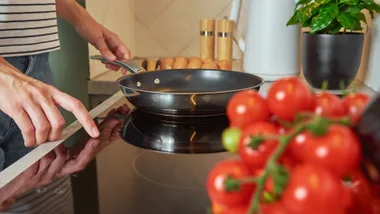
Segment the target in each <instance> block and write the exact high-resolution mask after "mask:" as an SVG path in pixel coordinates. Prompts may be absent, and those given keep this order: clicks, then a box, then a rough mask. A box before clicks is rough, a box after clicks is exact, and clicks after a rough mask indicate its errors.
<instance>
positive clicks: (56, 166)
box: [40, 144, 68, 185]
mask: <svg viewBox="0 0 380 214" xmlns="http://www.w3.org/2000/svg"><path fill="white" fill-rule="evenodd" d="M54 153H55V159H54V161H53V162H52V163H51V164H50V166H49V168H48V169H47V171H46V173H45V174H44V175H43V176H42V178H41V182H40V184H42V185H44V184H48V183H50V182H51V181H52V180H53V179H55V177H56V175H57V173H58V172H59V171H60V170H61V169H62V167H63V166H64V165H65V162H66V160H67V158H68V152H67V150H66V148H65V146H64V145H63V144H60V145H59V146H58V147H57V148H55V149H54Z"/></svg>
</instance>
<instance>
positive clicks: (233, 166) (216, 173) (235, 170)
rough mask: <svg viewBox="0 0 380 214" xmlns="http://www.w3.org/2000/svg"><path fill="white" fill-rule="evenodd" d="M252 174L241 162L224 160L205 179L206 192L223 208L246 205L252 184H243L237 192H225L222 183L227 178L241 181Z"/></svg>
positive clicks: (251, 190)
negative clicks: (223, 206)
mask: <svg viewBox="0 0 380 214" xmlns="http://www.w3.org/2000/svg"><path fill="white" fill-rule="evenodd" d="M252 174H253V173H251V171H250V170H249V168H248V167H247V166H246V165H245V164H244V163H243V162H241V161H238V160H224V161H222V162H220V163H218V164H217V165H216V166H215V167H214V168H213V169H212V170H211V172H210V174H209V176H208V178H207V192H208V195H209V197H210V198H211V200H212V201H214V202H215V203H217V204H220V205H225V206H241V205H246V204H247V203H248V201H249V200H250V196H251V194H252V193H253V191H254V184H252V183H245V184H242V185H241V186H240V190H238V191H227V190H226V188H225V185H224V182H225V180H226V178H227V177H228V176H231V177H232V178H234V179H241V178H246V177H250V176H252Z"/></svg>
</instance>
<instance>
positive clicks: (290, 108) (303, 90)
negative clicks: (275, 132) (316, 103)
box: [267, 77, 313, 121]
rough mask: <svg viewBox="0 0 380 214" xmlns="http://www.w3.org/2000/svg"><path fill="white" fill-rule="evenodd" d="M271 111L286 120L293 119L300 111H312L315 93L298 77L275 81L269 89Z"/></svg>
mask: <svg viewBox="0 0 380 214" xmlns="http://www.w3.org/2000/svg"><path fill="white" fill-rule="evenodd" d="M267 99H268V106H269V109H270V111H271V112H272V113H273V114H274V115H276V116H278V117H279V118H282V119H285V120H289V121H291V120H293V119H294V117H295V115H296V114H297V113H299V112H303V111H310V110H311V108H312V104H313V95H312V92H311V90H310V89H309V87H308V86H307V84H305V83H304V82H303V81H302V80H300V79H299V78H297V77H288V78H283V79H280V80H278V81H276V82H274V83H273V84H272V85H271V87H270V88H269V91H268V98H267Z"/></svg>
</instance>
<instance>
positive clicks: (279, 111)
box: [207, 77, 380, 214]
mask: <svg viewBox="0 0 380 214" xmlns="http://www.w3.org/2000/svg"><path fill="white" fill-rule="evenodd" d="M369 100H370V98H369V96H368V95H366V94H364V93H359V92H357V93H351V94H348V95H346V96H344V97H343V98H341V97H338V96H337V95H334V94H331V93H328V92H326V91H322V92H317V93H314V92H313V91H312V90H311V89H310V88H309V87H308V85H307V84H306V83H304V82H303V81H302V80H300V79H299V78H295V77H290V78H284V79H280V80H278V81H276V82H275V83H273V84H272V85H271V87H270V89H269V91H268V96H267V97H263V96H261V95H260V94H259V93H258V92H257V91H256V90H247V91H243V92H239V93H237V94H235V95H234V96H233V97H232V98H231V100H230V101H229V104H228V106H227V116H228V118H229V121H230V127H229V128H227V129H226V130H225V131H224V132H223V136H222V139H223V144H224V146H225V148H226V150H228V151H230V152H233V153H237V154H238V157H239V158H237V159H233V160H224V161H221V162H220V163H218V164H217V165H215V166H214V168H213V169H212V170H211V172H210V174H209V176H208V180H207V191H208V195H209V197H210V199H211V202H212V213H213V214H246V213H263V214H306V213H308V214H322V213H323V214H359V213H360V214H375V213H376V214H377V213H380V210H379V200H378V199H377V198H378V197H377V196H376V194H378V193H377V192H376V191H374V190H375V189H378V187H377V186H374V184H371V183H370V182H369V181H368V180H367V179H366V177H365V176H364V174H363V173H362V172H361V171H360V163H361V161H362V151H361V146H360V141H359V139H358V137H357V136H356V134H355V132H354V131H353V129H352V127H351V126H349V125H347V124H344V123H339V122H337V123H333V122H334V121H340V120H342V121H347V119H348V121H349V122H350V123H351V124H352V123H354V122H355V120H356V119H357V117H358V115H359V114H360V112H361V111H362V110H363V109H364V108H365V106H366V105H367V104H368V102H369ZM302 115H305V116H304V117H302ZM313 118H325V119H326V121H329V123H325V124H324V123H319V126H321V125H322V126H324V127H322V128H324V132H323V134H319V135H318V134H316V133H317V132H313V131H312V129H309V128H307V127H312V126H310V124H313V123H311V121H312V120H313ZM344 119H346V120H344ZM331 121H332V122H331ZM308 122H310V123H308ZM330 122H331V123H330ZM302 124H307V125H309V126H307V125H304V126H302ZM297 127H306V128H305V129H301V131H299V132H298V133H296V132H295V131H296V129H297ZM319 128H321V127H319ZM291 133H293V134H294V136H292V137H291V138H288V139H287V138H286V137H290V136H291ZM258 139H259V140H258ZM260 139H261V140H260ZM279 139H283V140H285V141H286V140H288V141H287V142H288V143H287V144H285V145H286V147H285V148H282V149H283V153H281V155H280V156H279V158H278V159H277V160H276V164H277V165H276V166H277V167H279V166H281V167H282V169H284V172H286V174H285V175H286V176H280V175H281V174H280V175H278V174H271V173H270V170H269V171H268V169H269V168H270V167H269V166H268V162H269V161H268V160H270V159H271V158H272V157H273V154H274V152H275V151H276V150H279V149H281V148H279V147H280V145H282V144H284V142H282V141H280V140H279ZM277 171H278V170H277ZM264 173H267V175H268V176H266V179H265V180H264V182H263V183H262V184H263V185H262V186H263V188H262V189H260V190H262V191H260V195H259V209H258V210H259V211H256V212H253V211H252V200H253V198H254V195H255V193H257V191H258V189H259V188H260V187H259V182H258V181H259V179H260V178H262V177H261V176H262V175H263V174H264ZM231 184H232V186H233V187H235V188H231Z"/></svg>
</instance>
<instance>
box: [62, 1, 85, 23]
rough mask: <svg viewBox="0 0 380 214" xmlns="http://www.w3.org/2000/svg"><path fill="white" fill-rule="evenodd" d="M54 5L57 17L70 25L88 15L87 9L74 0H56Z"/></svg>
mask: <svg viewBox="0 0 380 214" xmlns="http://www.w3.org/2000/svg"><path fill="white" fill-rule="evenodd" d="M56 7H57V15H58V17H60V18H62V19H64V20H66V21H67V22H69V23H70V24H71V25H75V24H76V23H79V22H80V20H81V19H83V18H84V17H87V16H89V14H88V13H87V11H86V10H85V9H84V8H83V7H82V6H81V5H80V4H78V3H77V2H76V1H75V0H56Z"/></svg>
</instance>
